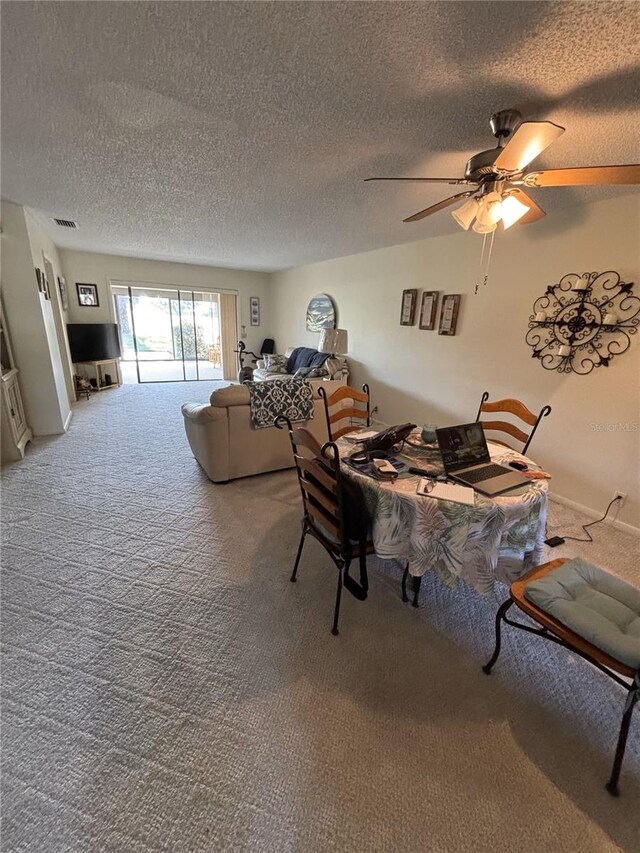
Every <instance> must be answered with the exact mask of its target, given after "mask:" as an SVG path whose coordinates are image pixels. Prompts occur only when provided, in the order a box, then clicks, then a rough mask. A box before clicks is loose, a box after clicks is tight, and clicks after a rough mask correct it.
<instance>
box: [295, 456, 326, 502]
mask: <svg viewBox="0 0 640 853" xmlns="http://www.w3.org/2000/svg"><path fill="white" fill-rule="evenodd" d="M294 459H295V462H296V465H297V466H298V468H300V469H301V470H302V471H304V472H305V473H306V474H311V476H312V477H315V479H316V480H317V481H318V482H319V483H322V485H323V486H324V488H325V489H327V490H328V491H330V492H331V493H332V494H335V493H336V482H335V480H334V479H332V477H331V476H330V475H329V474H327V472H326V471H325V470H324V469H323V468H322V467H321V466H320V465H318V463H317V462H316V461H315V460H313V459H306V458H305V457H304V456H298V455H297V454H294Z"/></svg>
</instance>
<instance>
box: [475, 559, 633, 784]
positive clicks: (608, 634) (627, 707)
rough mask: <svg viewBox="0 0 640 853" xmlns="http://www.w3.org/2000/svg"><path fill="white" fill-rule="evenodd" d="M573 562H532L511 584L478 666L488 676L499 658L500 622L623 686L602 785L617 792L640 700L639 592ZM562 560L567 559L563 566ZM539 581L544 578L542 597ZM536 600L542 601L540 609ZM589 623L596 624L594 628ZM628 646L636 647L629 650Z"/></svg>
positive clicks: (539, 604) (601, 571)
mask: <svg viewBox="0 0 640 853" xmlns="http://www.w3.org/2000/svg"><path fill="white" fill-rule="evenodd" d="M576 562H579V561H576V560H571V561H569V560H567V559H565V558H560V559H557V560H552V561H551V562H549V563H545V564H544V565H542V566H536V568H534V569H531V571H529V572H527V573H526V574H525V575H523V576H522V577H521V578H519V579H518V580H516V581H514V582H513V583H512V584H511V586H510V588H509V598H508V599H507V600H506V601H505V602H504V603H503V604H502V605H501V606H500V608H499V610H498V613H497V614H496V627H495V630H496V644H495V650H494V652H493V655H492V657H491V659H490V660H489V662H488V663H486V664H485V665H484V666H483V667H482V669H483V671H484V672H485V673H486V674H487V675H489V674H490V673H491V670H492V669H493V667H494V665H495V663H496V661H497V660H498V657H499V655H500V648H501V645H502V642H501V627H502V623H503V622H504V623H505V624H506V625H510V626H511V627H513V628H518V629H519V630H521V631H525V632H526V633H528V634H534V635H536V636H538V637H542V638H543V639H545V640H551V642H553V643H556V644H557V645H559V646H562V648H564V649H568V650H569V651H571V652H573V653H574V654H577V655H579V656H580V657H581V658H583V659H584V660H586V661H588V662H589V663H590V664H592V665H593V666H595V667H596V668H597V669H599V670H600V672H603V673H604V674H605V675H607V676H609V678H611V679H612V681H615V682H616V684H618V685H620V686H621V687H623V688H624V689H625V690H626V691H627V697H626V700H625V704H624V709H623V712H622V721H621V723H620V731H619V734H618V743H617V746H616V752H615V756H614V759H613V766H612V769H611V775H610V777H609V781H608V782H607V784H606V785H605V787H606V789H607V791H608V792H609V793H610V794H611V795H612V796H614V797H617V796H618V794H619V789H618V780H619V778H620V770H621V768H622V760H623V758H624V753H625V747H626V744H627V736H628V734H629V727H630V725H631V715H632V713H633V708H634V706H635V704H636V702H637V701H638V699H640V668H639V667H638V661H639V660H640V658H639V657H638V651H637V649H638V644H639V643H640V638H638V639H634V638H636V637H637V634H636V633H634V630H633V625H634V624H635V625H637V624H638V621H640V594H639V593H638V591H637V590H636V589H635V588H634V587H632V586H631V585H630V584H628V583H626V582H624V581H621V580H619V579H618V578H615V577H614V576H612V575H610V574H609V573H608V572H605V571H604V570H602V569H598V568H597V567H593V566H589V565H588V564H587V565H586V566H583V567H582V569H580V568H577V569H576V568H575V564H576ZM565 564H568V565H566V568H564V567H565ZM567 570H569V571H567ZM562 572H563V574H562V575H561V576H559V573H562ZM554 573H555V577H554ZM541 581H542V582H543V583H544V585H543V593H542V596H540V589H541ZM549 581H551V584H550V583H549ZM534 586H537V596H533V595H532V593H531V590H532V589H533V588H534ZM599 596H600V597H601V599H602V600H604V604H602V603H599V602H598V597H599ZM534 598H535V599H536V600H534ZM554 598H555V601H553V599H554ZM550 601H551V604H549V602H550ZM539 602H540V603H539ZM558 602H559V604H558ZM541 603H542V604H544V605H545V609H543V607H542V606H541ZM514 604H515V605H516V607H517V608H518V609H519V610H521V611H522V612H523V613H524V614H525V615H526V616H528V617H529V619H531V620H533V624H525V623H523V622H517V621H515V620H514V619H511V618H509V617H508V616H507V613H508V611H509V610H510V608H511V607H512V606H513V605H514ZM551 610H553V611H554V612H558V611H560V612H561V613H562V614H563V617H564V619H566V620H567V621H569V620H572V621H573V622H577V623H579V625H580V627H581V629H582V631H583V632H584V631H585V629H586V631H587V632H588V635H589V636H590V639H586V637H585V636H583V635H582V634H579V633H577V631H576V630H573V629H572V628H570V627H568V626H567V625H566V624H564V622H561V621H559V620H558V619H557V618H556V617H555V616H554V615H552V612H551ZM571 611H573V614H574V615H573V617H572V616H571ZM634 614H635V618H634ZM594 615H595V618H596V622H595V623H594V621H593V617H594ZM570 624H571V622H570ZM594 625H595V626H597V627H593V626H594ZM632 648H633V649H635V652H631V651H630V649H632Z"/></svg>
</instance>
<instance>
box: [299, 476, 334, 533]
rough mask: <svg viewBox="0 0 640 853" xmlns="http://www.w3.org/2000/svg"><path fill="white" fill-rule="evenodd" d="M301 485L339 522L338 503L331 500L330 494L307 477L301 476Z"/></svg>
mask: <svg viewBox="0 0 640 853" xmlns="http://www.w3.org/2000/svg"><path fill="white" fill-rule="evenodd" d="M300 485H301V486H302V488H303V489H304V491H305V492H306V494H307V495H308V496H311V497H312V498H314V500H316V501H317V502H318V503H319V504H321V505H322V507H323V508H324V509H325V510H326V511H327V512H328V513H330V515H331V517H332V518H333V519H334V521H335V522H336V523H338V505H337V503H336V501H335V500H333V501H332V500H331V498H330V497H329V496H328V495H325V494H324V493H323V491H322V490H321V489H319V488H318V487H317V486H315V485H314V484H313V483H310V482H309V481H308V480H307V479H306V478H305V477H300Z"/></svg>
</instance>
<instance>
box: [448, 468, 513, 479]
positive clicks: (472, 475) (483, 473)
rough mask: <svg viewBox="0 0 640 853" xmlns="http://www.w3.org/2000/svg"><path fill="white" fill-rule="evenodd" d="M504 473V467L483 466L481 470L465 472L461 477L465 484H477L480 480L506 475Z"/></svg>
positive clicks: (506, 472)
mask: <svg viewBox="0 0 640 853" xmlns="http://www.w3.org/2000/svg"><path fill="white" fill-rule="evenodd" d="M508 473H509V472H508V471H505V469H504V465H485V466H484V467H483V468H477V469H476V470H475V471H466V472H465V473H464V474H462V475H461V478H460V479H462V480H464V481H465V483H479V482H480V481H481V480H490V479H491V477H498V476H499V475H500V474H508Z"/></svg>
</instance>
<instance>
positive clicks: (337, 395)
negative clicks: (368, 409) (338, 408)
mask: <svg viewBox="0 0 640 853" xmlns="http://www.w3.org/2000/svg"><path fill="white" fill-rule="evenodd" d="M342 400H354V401H355V402H357V403H366V402H367V401H368V400H369V396H368V394H365V393H364V391H359V390H358V389H357V388H352V387H351V386H350V385H342V386H341V387H340V388H337V389H336V390H335V391H334V392H333V394H331V395H330V396H328V397H327V406H329V407H331V406H335V405H336V403H340V402H341V401H342Z"/></svg>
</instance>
